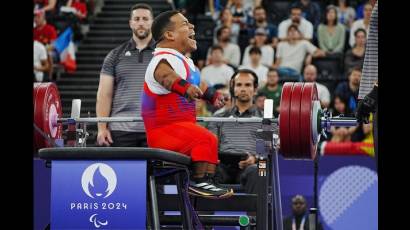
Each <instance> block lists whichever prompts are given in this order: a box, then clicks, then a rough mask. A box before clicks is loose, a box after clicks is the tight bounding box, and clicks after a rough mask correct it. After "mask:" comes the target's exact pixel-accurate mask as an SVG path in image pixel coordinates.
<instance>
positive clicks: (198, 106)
mask: <svg viewBox="0 0 410 230" xmlns="http://www.w3.org/2000/svg"><path fill="white" fill-rule="evenodd" d="M195 112H196V116H197V117H210V116H212V113H211V112H210V111H209V110H208V109H207V107H206V102H205V101H204V100H196V102H195ZM198 123H199V124H200V125H202V126H204V127H206V125H207V124H206V123H205V122H198Z"/></svg>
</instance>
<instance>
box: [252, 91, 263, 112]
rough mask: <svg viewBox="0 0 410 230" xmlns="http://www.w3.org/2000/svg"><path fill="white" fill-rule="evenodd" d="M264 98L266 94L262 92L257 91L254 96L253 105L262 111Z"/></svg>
mask: <svg viewBox="0 0 410 230" xmlns="http://www.w3.org/2000/svg"><path fill="white" fill-rule="evenodd" d="M265 99H266V95H265V94H264V93H262V92H258V94H256V96H255V106H256V108H257V109H259V110H260V111H261V112H262V113H263V109H264V107H265Z"/></svg>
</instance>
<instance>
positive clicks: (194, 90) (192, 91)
mask: <svg viewBox="0 0 410 230" xmlns="http://www.w3.org/2000/svg"><path fill="white" fill-rule="evenodd" d="M202 95H203V93H202V90H201V89H200V88H198V87H197V86H195V85H190V86H189V87H188V89H187V90H186V92H185V98H186V99H187V100H188V101H189V102H191V101H193V100H195V99H200V98H201V97H202Z"/></svg>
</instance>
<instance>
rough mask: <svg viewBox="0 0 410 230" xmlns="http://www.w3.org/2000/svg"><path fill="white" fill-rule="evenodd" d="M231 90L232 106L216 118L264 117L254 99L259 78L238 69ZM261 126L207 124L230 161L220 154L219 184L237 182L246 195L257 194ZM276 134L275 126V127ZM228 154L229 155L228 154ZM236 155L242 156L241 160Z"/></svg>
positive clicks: (251, 124) (249, 72)
mask: <svg viewBox="0 0 410 230" xmlns="http://www.w3.org/2000/svg"><path fill="white" fill-rule="evenodd" d="M230 87H231V88H230V91H231V92H232V91H233V95H232V96H233V97H234V98H235V100H234V106H233V107H232V109H230V110H227V111H225V112H224V113H222V114H218V117H231V116H233V117H263V113H262V112H261V111H260V110H258V109H257V108H256V107H255V105H254V103H253V97H254V95H255V93H256V89H257V87H258V79H257V77H256V76H255V73H253V72H252V71H250V70H238V71H237V72H235V74H234V75H233V77H232V80H231V83H230ZM260 128H261V124H257V123H242V124H240V125H238V124H235V123H230V122H210V123H209V125H208V129H209V130H210V131H212V132H213V133H215V134H216V135H218V137H219V145H220V149H219V151H220V153H221V152H223V153H228V158H229V160H227V159H225V158H226V156H227V154H223V155H221V154H220V161H221V162H220V164H219V165H218V168H217V175H216V177H217V178H218V182H219V183H225V184H237V183H240V184H241V186H242V187H243V189H244V190H245V192H246V193H252V194H256V193H258V189H259V187H258V184H257V183H256V182H257V180H256V178H257V176H258V173H257V166H256V163H257V159H258V155H257V153H256V151H255V150H256V132H257V129H260ZM274 128H275V131H274V132H276V133H277V126H275V127H274ZM229 153H231V155H229ZM236 154H244V155H245V156H246V157H244V158H241V157H237V156H235V155H236Z"/></svg>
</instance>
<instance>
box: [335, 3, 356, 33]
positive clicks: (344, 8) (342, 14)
mask: <svg viewBox="0 0 410 230" xmlns="http://www.w3.org/2000/svg"><path fill="white" fill-rule="evenodd" d="M336 10H337V16H338V19H339V22H340V23H341V24H342V25H345V27H346V29H350V27H352V23H353V22H354V20H355V18H356V12H355V11H354V9H353V8H352V7H350V6H349V5H348V0H339V1H338V5H337V7H336Z"/></svg>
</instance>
